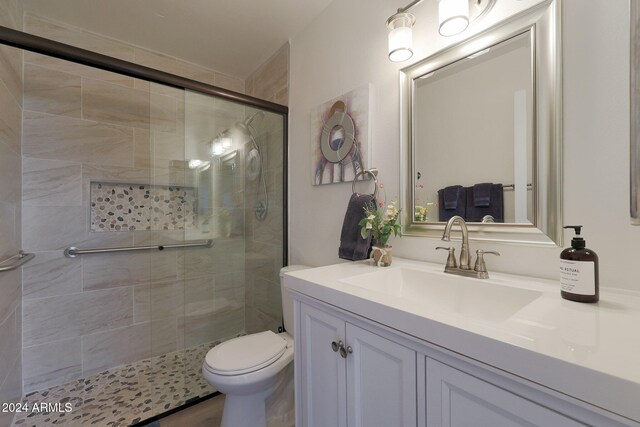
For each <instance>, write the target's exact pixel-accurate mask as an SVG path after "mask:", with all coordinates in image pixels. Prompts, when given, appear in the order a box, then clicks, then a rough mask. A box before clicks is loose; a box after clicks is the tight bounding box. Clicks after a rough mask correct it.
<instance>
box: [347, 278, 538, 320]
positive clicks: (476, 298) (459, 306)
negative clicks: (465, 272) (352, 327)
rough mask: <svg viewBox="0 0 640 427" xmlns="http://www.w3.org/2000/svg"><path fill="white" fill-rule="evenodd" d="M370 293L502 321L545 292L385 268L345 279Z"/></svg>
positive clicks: (469, 315) (477, 280)
mask: <svg viewBox="0 0 640 427" xmlns="http://www.w3.org/2000/svg"><path fill="white" fill-rule="evenodd" d="M341 282H343V283H346V284H349V285H355V286H359V287H361V288H364V289H367V290H369V291H373V292H377V293H381V294H385V295H389V296H392V297H396V298H401V299H404V300H408V301H412V302H414V303H415V302H418V303H419V304H422V305H423V306H424V307H425V308H427V309H430V310H431V309H433V310H436V311H439V312H449V313H451V312H452V313H455V314H458V315H460V316H464V317H471V318H475V319H479V320H485V321H490V322H501V321H504V320H506V319H508V318H509V317H511V316H512V315H513V314H515V313H516V312H517V311H519V310H520V309H522V308H523V307H525V306H526V305H528V304H529V303H531V302H532V301H534V300H535V299H537V298H538V297H539V296H541V295H542V292H537V291H533V290H529V289H521V288H515V287H510V286H503V285H499V284H496V283H492V282H491V281H490V280H480V279H473V278H467V277H458V276H452V275H448V274H444V273H435V272H431V271H423V270H416V269H411V268H406V267H398V268H393V267H392V268H385V269H380V270H378V271H376V272H373V273H366V274H360V275H357V276H351V277H348V278H345V279H343V280H341Z"/></svg>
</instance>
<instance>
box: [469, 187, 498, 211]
mask: <svg viewBox="0 0 640 427" xmlns="http://www.w3.org/2000/svg"><path fill="white" fill-rule="evenodd" d="M492 188H493V184H492V183H490V182H485V183H482V184H476V185H474V186H473V206H475V207H477V208H478V207H482V208H486V207H488V206H490V205H491V189H492Z"/></svg>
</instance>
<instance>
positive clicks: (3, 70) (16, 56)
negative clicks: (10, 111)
mask: <svg viewBox="0 0 640 427" xmlns="http://www.w3.org/2000/svg"><path fill="white" fill-rule="evenodd" d="M0 76H2V81H3V82H4V84H5V86H6V87H7V89H8V90H9V92H10V93H11V95H12V98H13V100H14V101H15V102H16V103H17V104H18V105H22V50H20V49H16V48H14V47H10V46H6V45H0Z"/></svg>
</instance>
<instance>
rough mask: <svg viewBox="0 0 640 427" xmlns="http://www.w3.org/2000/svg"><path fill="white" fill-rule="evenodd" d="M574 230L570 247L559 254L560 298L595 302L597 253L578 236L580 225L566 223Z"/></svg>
mask: <svg viewBox="0 0 640 427" xmlns="http://www.w3.org/2000/svg"><path fill="white" fill-rule="evenodd" d="M564 228H573V229H574V230H575V232H576V235H575V237H574V238H573V239H572V240H571V247H570V248H567V249H565V250H563V251H562V253H561V254H560V286H561V292H560V293H561V295H562V298H564V299H568V300H571V301H578V302H597V301H598V299H599V297H600V295H599V294H600V292H599V285H598V255H596V253H595V252H594V251H592V250H591V249H588V248H586V247H585V240H584V239H583V238H582V237H581V236H580V231H581V229H582V226H581V225H567V226H566V227H564Z"/></svg>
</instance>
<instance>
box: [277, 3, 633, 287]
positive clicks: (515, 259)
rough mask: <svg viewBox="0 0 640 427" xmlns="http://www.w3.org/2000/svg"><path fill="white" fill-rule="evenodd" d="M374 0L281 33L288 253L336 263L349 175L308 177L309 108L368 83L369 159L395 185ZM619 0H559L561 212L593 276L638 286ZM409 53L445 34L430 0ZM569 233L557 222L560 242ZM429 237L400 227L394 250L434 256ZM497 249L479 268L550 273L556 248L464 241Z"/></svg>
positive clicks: (387, 83) (389, 77)
mask: <svg viewBox="0 0 640 427" xmlns="http://www.w3.org/2000/svg"><path fill="white" fill-rule="evenodd" d="M404 3H405V2H400V3H398V4H390V3H389V2H388V1H385V0H340V1H334V2H333V3H332V4H331V5H330V6H329V7H328V8H327V9H326V10H325V11H324V12H323V14H322V15H321V16H320V17H319V18H318V19H317V20H316V21H314V22H313V23H312V24H311V25H310V26H309V27H308V28H307V29H306V30H305V31H304V32H303V33H301V34H299V35H298V36H296V37H294V38H293V39H292V41H291V80H290V108H291V113H290V128H289V135H290V138H289V141H290V146H289V156H290V157H289V158H290V187H289V191H290V194H289V200H290V236H291V237H290V254H291V260H290V261H291V262H292V263H302V264H308V265H313V266H318V265H325V264H331V263H335V262H339V261H340V260H339V259H338V257H337V250H338V245H339V237H340V229H341V227H342V219H343V216H344V212H345V209H346V204H347V200H348V198H349V195H350V192H351V185H350V184H339V185H327V186H321V187H312V185H311V182H310V181H311V180H310V178H309V177H310V176H311V173H310V171H309V167H310V162H309V156H310V141H309V135H310V129H309V126H310V115H309V112H310V110H311V109H312V108H313V107H315V106H316V105H318V104H320V103H322V102H324V101H326V100H328V99H331V98H332V97H335V96H338V95H340V94H342V93H344V92H347V91H349V90H351V89H354V88H356V87H358V86H361V85H362V84H365V83H369V82H370V83H371V84H372V87H373V90H374V100H373V111H372V120H371V122H372V153H373V154H372V166H375V167H377V168H379V169H380V179H381V180H382V181H383V182H384V183H385V187H386V193H387V199H388V200H391V199H394V198H398V196H399V179H400V172H399V152H400V142H399V133H400V130H399V105H398V104H399V102H398V99H399V98H398V73H397V71H398V69H400V68H401V67H403V66H404V65H407V64H403V65H397V64H392V63H391V62H389V61H388V60H387V53H386V43H387V41H386V35H387V32H386V28H385V21H386V19H387V18H388V17H389V15H391V14H392V13H393V12H394V10H395V8H397V7H399V6H402V5H404ZM535 3H537V0H524V1H507V0H498V2H497V4H496V6H495V7H494V9H493V10H492V11H491V12H490V14H488V15H487V16H486V17H485V19H484V20H483V21H482V23H481V24H480V25H478V26H476V28H472V29H470V30H469V31H468V32H467V33H465V35H464V36H462V37H467V36H468V35H469V34H470V33H472V32H474V31H478V30H479V29H480V28H478V27H482V28H485V27H487V26H490V25H492V24H493V23H495V22H497V21H499V20H502V19H504V18H505V17H507V16H509V15H511V14H513V13H515V12H516V11H518V10H522V9H524V8H527V7H530V6H531V5H533V4H535ZM628 8H629V5H628V2H627V1H621V0H619V1H610V0H591V1H588V2H586V1H584V0H564V6H563V51H564V53H563V57H564V61H563V66H564V73H563V77H564V223H565V224H574V223H580V224H583V225H584V226H585V229H584V234H585V237H586V239H587V244H588V246H589V247H591V248H593V249H594V250H595V251H596V252H598V254H599V256H600V270H601V274H600V278H601V280H600V284H601V286H602V287H614V286H615V287H625V288H629V289H636V290H640V281H639V280H638V279H637V277H638V274H637V273H636V272H635V263H634V262H637V260H638V259H640V227H633V226H631V225H630V221H629V101H628V97H629V83H628V82H629V71H628V70H629V53H628V52H629V15H628ZM415 14H416V16H417V23H416V27H415V31H414V40H415V45H416V46H415V49H414V51H415V55H414V58H412V60H413V59H415V60H416V61H417V60H418V59H420V58H423V57H425V56H427V55H429V54H431V53H433V52H435V51H437V50H439V49H441V48H442V47H443V46H444V45H445V44H448V43H451V42H455V41H456V39H455V38H454V39H444V38H442V37H439V36H438V35H437V28H436V25H437V23H436V2H435V1H429V2H424V3H422V4H420V5H418V6H417V7H416V8H415ZM570 236H571V234H570V233H569V232H567V233H565V245H567V244H568V241H569V240H570ZM439 244H440V241H439V240H436V239H425V238H416V237H404V238H402V239H395V240H394V241H393V245H394V253H395V254H396V255H397V256H403V257H406V258H413V259H420V260H428V261H434V262H440V263H442V264H444V256H445V255H446V254H443V253H441V252H438V253H436V252H435V250H434V248H435V246H437V245H439ZM479 247H483V248H485V249H494V250H498V251H500V252H501V253H502V256H501V257H499V258H492V259H491V260H489V261H488V264H489V265H488V266H489V269H490V271H491V270H493V271H506V272H514V273H522V274H530V275H535V276H539V277H547V278H557V268H558V262H557V259H558V256H559V254H560V250H561V248H538V247H532V246H517V245H504V244H493V245H489V244H484V243H483V244H479V243H472V249H476V248H479Z"/></svg>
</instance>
